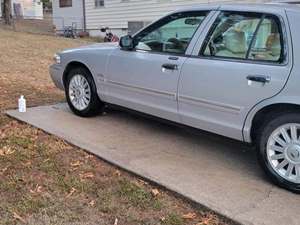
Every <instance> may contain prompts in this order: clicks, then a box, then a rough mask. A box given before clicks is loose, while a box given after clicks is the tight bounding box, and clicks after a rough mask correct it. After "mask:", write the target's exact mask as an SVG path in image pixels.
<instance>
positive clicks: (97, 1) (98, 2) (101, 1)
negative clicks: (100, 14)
mask: <svg viewBox="0 0 300 225" xmlns="http://www.w3.org/2000/svg"><path fill="white" fill-rule="evenodd" d="M104 5H105V4H104V0H95V7H96V8H99V7H104Z"/></svg>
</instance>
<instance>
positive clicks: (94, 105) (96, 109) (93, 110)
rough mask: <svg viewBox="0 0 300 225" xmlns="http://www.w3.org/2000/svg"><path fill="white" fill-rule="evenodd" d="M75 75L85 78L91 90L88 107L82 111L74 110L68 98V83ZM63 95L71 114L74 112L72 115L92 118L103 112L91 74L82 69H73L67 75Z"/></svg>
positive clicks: (102, 104)
mask: <svg viewBox="0 0 300 225" xmlns="http://www.w3.org/2000/svg"><path fill="white" fill-rule="evenodd" d="M77 74H80V75H82V76H83V77H85V78H86V80H87V82H88V84H89V86H90V90H91V99H90V101H89V104H88V106H87V107H86V108H85V109H83V110H78V109H76V108H75V107H74V105H73V103H72V101H71V100H70V96H69V85H70V81H71V79H72V78H73V77H74V76H75V75H77ZM65 95H66V99H67V102H68V105H69V107H70V109H71V110H72V112H74V114H76V115H78V116H80V117H92V116H96V115H98V114H100V113H102V112H103V109H104V103H103V102H102V101H101V100H100V98H99V96H98V94H97V88H96V84H95V82H94V79H93V77H92V75H91V73H90V72H89V71H88V70H87V69H86V68H84V67H76V68H73V69H71V70H70V72H69V73H68V74H67V77H66V82H65Z"/></svg>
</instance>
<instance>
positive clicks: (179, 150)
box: [8, 104, 300, 225]
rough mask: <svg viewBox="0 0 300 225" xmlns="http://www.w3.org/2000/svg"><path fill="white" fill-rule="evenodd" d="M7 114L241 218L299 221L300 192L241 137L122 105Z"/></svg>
mask: <svg viewBox="0 0 300 225" xmlns="http://www.w3.org/2000/svg"><path fill="white" fill-rule="evenodd" d="M8 114H9V115H10V116H12V117H15V118H17V119H19V120H21V121H24V122H27V123H29V124H32V125H33V126H36V127H38V128H40V129H42V130H44V131H46V132H49V133H51V134H54V135H56V136H58V137H61V138H63V139H65V140H66V141H68V142H70V143H72V144H74V145H76V146H78V147H81V148H83V149H86V150H87V151H89V152H92V153H94V154H96V155H98V156H99V157H100V158H103V159H105V160H107V161H109V162H111V163H113V164H116V165H118V166H120V167H122V168H124V169H126V170H129V171H132V172H134V173H135V174H138V175H140V176H142V177H145V178H147V179H150V180H153V181H155V182H156V183H159V184H161V185H163V186H165V187H167V188H168V189H171V190H173V191H176V192H178V193H180V194H181V195H183V196H185V197H187V198H189V199H192V200H193V201H196V202H198V203H200V204H201V205H204V206H206V207H209V208H211V209H213V210H215V211H216V212H218V213H221V214H223V215H225V216H227V217H229V218H231V219H234V220H236V221H237V222H240V223H242V224H255V225H260V224H266V225H268V224H270V225H271V224H272V225H277V224H278V225H299V224H300V213H299V212H300V195H295V194H292V193H290V192H287V191H285V190H282V189H279V188H277V187H275V186H273V185H272V184H270V182H269V181H268V180H267V178H266V177H265V175H264V174H263V172H262V171H261V169H260V168H259V167H258V165H257V162H256V159H255V153H254V151H253V150H252V149H251V148H249V147H247V146H246V145H244V144H242V143H239V142H236V141H233V140H230V139H227V138H223V137H220V136H216V135H213V134H208V133H206V132H201V131H195V130H193V129H187V128H183V127H177V126H174V125H167V124H163V123H160V122H157V121H155V120H153V119H146V118H143V117H140V116H137V115H133V114H130V113H127V112H120V111H116V110H111V111H110V112H108V113H107V114H106V115H104V116H99V117H95V118H89V119H87V118H79V117H77V116H75V115H73V114H72V113H70V111H69V109H68V108H67V106H66V105H65V104H59V105H55V106H42V107H35V108H31V109H28V112H27V113H23V114H21V113H18V112H17V111H9V112H8Z"/></svg>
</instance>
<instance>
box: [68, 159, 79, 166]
mask: <svg viewBox="0 0 300 225" xmlns="http://www.w3.org/2000/svg"><path fill="white" fill-rule="evenodd" d="M81 164H82V163H81V162H80V161H79V160H78V161H76V162H71V163H70V165H71V166H72V167H77V166H80V165H81Z"/></svg>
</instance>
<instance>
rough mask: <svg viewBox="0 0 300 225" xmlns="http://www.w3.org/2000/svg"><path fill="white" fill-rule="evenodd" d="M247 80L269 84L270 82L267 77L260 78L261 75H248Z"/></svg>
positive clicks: (269, 78)
mask: <svg viewBox="0 0 300 225" xmlns="http://www.w3.org/2000/svg"><path fill="white" fill-rule="evenodd" d="M247 80H249V81H254V82H260V83H269V82H270V81H271V77H269V76H261V75H249V76H248V77H247Z"/></svg>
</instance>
